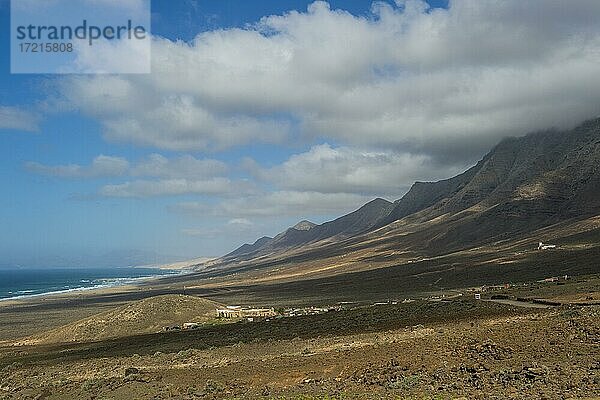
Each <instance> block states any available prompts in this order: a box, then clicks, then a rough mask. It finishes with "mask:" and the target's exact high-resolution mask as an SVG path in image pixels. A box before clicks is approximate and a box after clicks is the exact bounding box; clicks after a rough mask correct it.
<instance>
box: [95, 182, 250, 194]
mask: <svg viewBox="0 0 600 400" xmlns="http://www.w3.org/2000/svg"><path fill="white" fill-rule="evenodd" d="M240 191H241V188H240V185H239V184H238V183H234V182H232V181H231V180H229V179H227V178H212V179H208V180H188V179H161V180H155V181H148V180H136V181H131V182H125V183H121V184H116V185H106V186H103V187H102V188H101V189H100V192H99V194H100V195H101V196H105V197H137V198H142V197H156V196H179V195H184V194H199V195H227V194H232V193H238V192H240Z"/></svg>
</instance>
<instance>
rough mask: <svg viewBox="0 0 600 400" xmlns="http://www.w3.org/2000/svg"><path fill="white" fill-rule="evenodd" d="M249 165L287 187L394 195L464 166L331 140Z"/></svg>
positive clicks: (260, 176) (256, 173)
mask: <svg viewBox="0 0 600 400" xmlns="http://www.w3.org/2000/svg"><path fill="white" fill-rule="evenodd" d="M245 166H246V168H247V169H248V170H249V171H250V172H251V173H252V174H254V176H256V177H257V178H258V179H260V180H263V181H267V182H269V183H273V184H275V185H276V186H277V187H279V188H283V189H286V190H295V191H313V192H318V193H356V194H371V195H374V196H384V195H391V196H393V197H396V196H399V195H401V194H402V193H404V192H405V191H406V190H407V189H408V188H409V187H410V185H412V184H413V183H414V181H416V180H428V179H439V178H441V177H446V176H450V175H452V174H453V173H458V172H461V170H462V165H461V166H460V167H458V168H454V169H452V168H451V169H449V168H448V167H446V166H443V165H440V164H438V163H436V162H435V161H434V160H432V158H431V157H430V156H426V155H414V154H410V153H398V152H392V151H370V150H358V149H353V148H349V147H337V148H334V147H332V146H330V145H329V144H323V145H318V146H314V147H312V148H311V149H310V150H309V151H307V152H305V153H301V154H296V155H293V156H291V157H290V158H289V159H288V160H287V161H285V162H283V163H282V164H280V165H277V166H275V167H272V168H261V167H260V166H258V165H257V164H256V163H254V162H252V160H249V161H246V162H245Z"/></svg>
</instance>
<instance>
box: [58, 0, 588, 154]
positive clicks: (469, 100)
mask: <svg viewBox="0 0 600 400" xmlns="http://www.w3.org/2000/svg"><path fill="white" fill-rule="evenodd" d="M599 14H600V3H599V2H598V1H595V0H577V1H571V2H564V1H562V0H532V1H527V2H523V1H521V0H506V1H502V2H498V1H475V0H454V1H452V2H450V7H449V9H447V10H446V9H433V10H430V9H429V8H428V6H427V5H426V3H424V2H422V1H419V0H405V1H398V2H397V4H396V5H395V6H394V5H390V4H388V3H383V2H375V3H373V7H372V14H371V15H370V16H354V15H352V14H350V13H348V12H345V11H341V10H334V9H331V8H330V7H329V5H328V4H327V3H326V2H315V3H313V4H311V5H310V6H309V7H308V9H307V11H306V12H295V11H293V12H290V13H286V14H284V15H278V16H267V17H264V18H263V19H261V20H260V22H259V23H257V24H255V25H253V26H250V27H247V28H245V29H221V30H216V31H211V32H204V33H201V34H199V35H198V36H197V37H196V39H195V40H194V41H193V42H192V43H183V42H172V41H170V40H166V39H161V38H155V39H154V44H153V54H152V57H153V60H152V71H153V72H152V74H150V75H147V76H145V75H143V76H142V75H140V76H94V77H82V76H74V77H70V78H68V80H67V81H65V82H64V85H63V87H62V93H63V95H64V96H65V97H66V98H67V99H69V101H71V102H72V103H73V104H77V105H78V106H79V107H80V108H81V110H82V111H83V112H85V113H87V114H89V115H92V116H94V117H96V118H98V119H99V120H100V121H101V122H102V124H103V126H104V129H105V135H106V137H107V138H109V139H111V140H117V141H126V142H133V143H140V144H144V145H150V146H155V147H159V148H165V149H175V150H191V149H217V150H218V149H223V148H226V147H230V146H234V145H243V144H246V143H250V142H254V141H263V142H278V141H281V140H284V139H290V138H294V137H295V135H296V133H300V134H301V135H302V136H303V138H311V137H325V138H327V139H328V140H331V141H335V142H336V143H342V144H344V145H346V146H360V147H372V148H382V147H388V148H389V147H392V148H395V149H397V150H402V151H405V152H410V153H413V154H422V155H426V156H431V157H434V158H436V159H438V160H442V161H443V160H446V161H448V162H454V161H455V159H457V158H464V157H471V158H475V157H477V156H480V155H481V153H482V152H483V151H485V150H486V149H488V148H489V147H490V146H491V145H492V144H493V143H495V142H496V141H497V140H498V139H499V138H500V137H502V136H506V135H514V134H524V133H527V132H528V131H531V130H536V129H542V128H547V127H551V126H558V127H564V126H568V125H570V124H573V123H576V122H578V121H580V120H583V119H585V118H588V117H593V116H596V115H598V114H600V106H599V104H600V80H598V79H597V77H596V75H597V66H598V65H599V62H600V25H599V24H598V23H597V22H598V21H597V15H599ZM288 117H289V118H288Z"/></svg>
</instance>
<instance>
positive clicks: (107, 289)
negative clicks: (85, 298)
mask: <svg viewBox="0 0 600 400" xmlns="http://www.w3.org/2000/svg"><path fill="white" fill-rule="evenodd" d="M132 268H152V269H156V270H157V271H159V270H160V271H172V272H171V273H163V274H154V275H149V276H141V277H118V278H105V279H104V280H107V281H110V282H109V283H100V284H97V285H93V286H81V287H73V288H69V289H62V290H51V291H47V292H42V293H28V294H25V293H24V294H19V295H17V296H11V297H4V298H0V307H2V306H6V305H14V304H23V303H28V302H30V303H32V302H33V300H39V301H45V300H46V299H49V300H54V299H56V300H58V299H68V298H72V297H77V296H81V295H82V294H89V295H102V294H110V293H114V292H120V291H122V290H123V291H130V290H135V289H136V288H141V287H143V285H145V284H148V283H151V282H153V281H159V280H161V279H164V278H168V277H174V276H177V277H179V276H183V275H186V274H189V273H191V272H192V271H188V270H184V269H169V268H159V267H132Z"/></svg>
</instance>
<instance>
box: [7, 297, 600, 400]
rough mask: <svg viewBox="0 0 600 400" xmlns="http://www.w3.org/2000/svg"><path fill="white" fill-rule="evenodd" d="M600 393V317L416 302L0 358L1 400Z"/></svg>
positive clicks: (10, 351) (589, 312)
mask: <svg viewBox="0 0 600 400" xmlns="http://www.w3.org/2000/svg"><path fill="white" fill-rule="evenodd" d="M410 307H413V308H410ZM411 310H413V311H411ZM353 321H354V323H353ZM335 326H337V327H338V328H337V329H336V328H333V327H335ZM599 393H600V306H577V307H568V306H563V307H557V308H550V309H526V308H515V307H508V306H504V305H497V304H492V303H487V302H470V301H457V302H450V303H434V302H416V303H411V304H404V305H402V304H400V305H397V306H392V305H389V306H380V307H367V308H364V307H363V308H360V309H356V310H347V311H343V312H341V313H340V312H337V313H331V314H325V315H320V316H310V317H301V318H289V319H288V318H286V319H284V320H279V321H271V322H260V323H252V324H250V323H245V324H243V323H239V324H231V325H223V326H218V327H212V328H211V329H207V330H200V331H197V332H190V333H187V332H181V333H175V334H171V333H166V334H158V335H147V336H140V337H133V338H129V339H127V340H125V339H121V340H120V341H111V342H97V343H91V344H87V345H80V346H74V345H64V346H56V347H39V346H37V347H36V346H33V347H7V348H3V349H2V350H1V351H0V399H11V400H12V399H138V398H139V399H145V398H148V399H202V398H206V399H234V398H235V399H253V398H265V399H288V398H289V399H313V398H314V399H365V398H370V399H405V398H408V399H412V398H414V399H447V398H448V399H450V398H469V399H472V398H474V399H490V398H496V399H506V398H514V399H541V398H547V399H564V398H598V397H594V396H598V394H599Z"/></svg>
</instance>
